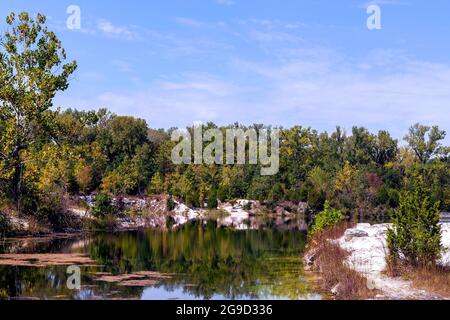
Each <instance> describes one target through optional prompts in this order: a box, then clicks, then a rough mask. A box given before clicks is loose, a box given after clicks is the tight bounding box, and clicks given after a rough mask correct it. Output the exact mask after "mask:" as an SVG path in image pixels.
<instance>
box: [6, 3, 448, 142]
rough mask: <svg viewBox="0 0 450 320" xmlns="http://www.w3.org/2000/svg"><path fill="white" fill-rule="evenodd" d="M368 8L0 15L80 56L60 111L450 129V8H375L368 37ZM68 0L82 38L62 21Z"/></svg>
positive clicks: (201, 6)
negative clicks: (377, 24)
mask: <svg viewBox="0 0 450 320" xmlns="http://www.w3.org/2000/svg"><path fill="white" fill-rule="evenodd" d="M370 3H371V2H370V1H365V0H346V1H344V0H343V1H334V0H309V1H302V0H283V1H276V0H258V1H256V0H189V1H186V0H183V1H181V0H165V1H140V0H129V1H112V0H110V1H99V0H96V1H85V0H71V1H64V0H40V1H25V0H19V1H18V0H15V1H11V0H2V1H1V2H0V16H2V17H4V16H6V15H7V14H8V12H10V11H16V12H18V11H23V10H25V11H28V12H31V13H37V12H41V13H44V14H45V15H47V17H48V18H49V20H48V23H49V26H50V28H52V29H53V30H55V31H56V32H57V34H58V35H59V36H60V38H61V39H62V41H63V46H64V47H65V48H66V49H67V51H68V53H69V57H70V58H71V59H76V60H77V61H78V64H79V69H78V70H77V72H76V74H75V76H74V77H73V79H72V82H71V86H70V88H69V89H68V90H67V91H66V92H64V93H62V94H59V95H58V96H57V98H56V100H55V105H58V106H62V107H75V108H79V109H98V108H100V107H107V108H109V109H111V110H112V111H113V112H115V113H117V114H127V115H128V114H130V115H134V116H138V117H142V118H145V119H146V120H147V122H148V124H149V125H150V126H151V127H165V128H169V127H172V126H187V125H191V124H192V123H193V122H196V121H203V122H206V121H214V122H216V123H218V124H229V123H233V122H236V121H238V122H241V123H244V124H251V123H266V124H273V125H282V126H292V125H295V124H301V125H304V126H312V127H313V128H316V129H318V130H328V131H331V130H333V129H334V127H335V126H336V125H342V126H344V127H345V128H347V130H350V128H351V126H352V125H361V126H366V127H368V128H369V129H370V130H372V131H376V130H379V129H389V130H391V131H392V133H393V134H394V135H395V136H396V137H403V135H404V134H405V133H406V131H407V128H408V127H409V126H410V125H411V124H413V123H415V122H421V123H424V124H430V125H431V124H437V125H439V126H441V127H442V128H443V129H445V130H447V131H450V125H449V124H450V121H449V113H450V112H449V111H450V54H449V52H450V41H449V35H450V22H449V18H450V2H449V1H447V0H434V1H424V0H420V1H419V0H379V1H372V3H377V4H378V5H379V6H380V8H381V13H382V29H381V30H372V31H370V30H368V29H367V27H366V20H367V18H368V15H367V13H366V8H367V6H368V5H369V4H370ZM72 4H75V5H78V6H79V7H80V9H81V22H82V29H81V30H75V31H74V30H69V29H68V28H67V27H66V19H67V18H68V14H67V13H66V9H67V7H68V6H69V5H72ZM3 21H4V20H3V18H2V23H1V25H0V31H2V30H3V29H4V28H5V24H4V22H3ZM447 141H449V139H447Z"/></svg>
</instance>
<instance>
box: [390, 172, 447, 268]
mask: <svg viewBox="0 0 450 320" xmlns="http://www.w3.org/2000/svg"><path fill="white" fill-rule="evenodd" d="M429 193H430V192H429V190H428V188H427V187H426V186H425V184H424V181H423V179H422V177H421V176H419V175H416V176H415V178H414V181H413V189H412V190H411V191H404V192H403V193H402V194H401V196H400V206H399V208H398V209H397V210H394V212H393V216H392V220H393V224H394V227H393V228H391V229H390V230H388V235H387V241H388V247H389V253H390V262H391V263H393V264H394V265H395V264H396V263H398V262H403V263H406V264H408V265H413V266H417V265H422V266H427V265H430V264H431V265H435V264H436V261H437V260H438V259H439V257H440V254H441V250H442V245H441V227H440V225H439V218H440V217H439V216H440V214H439V202H432V201H430V194H429Z"/></svg>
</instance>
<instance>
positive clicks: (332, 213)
mask: <svg viewBox="0 0 450 320" xmlns="http://www.w3.org/2000/svg"><path fill="white" fill-rule="evenodd" d="M342 219H343V216H342V212H341V210H336V209H333V208H331V207H330V202H329V201H328V200H327V201H325V204H324V209H323V211H321V212H320V213H319V214H317V216H316V218H315V220H314V224H313V226H312V227H311V230H310V233H309V237H310V238H311V237H313V236H314V235H315V234H317V233H318V232H321V231H323V230H325V229H327V228H329V227H332V226H334V225H336V224H338V223H339V222H341V221H342Z"/></svg>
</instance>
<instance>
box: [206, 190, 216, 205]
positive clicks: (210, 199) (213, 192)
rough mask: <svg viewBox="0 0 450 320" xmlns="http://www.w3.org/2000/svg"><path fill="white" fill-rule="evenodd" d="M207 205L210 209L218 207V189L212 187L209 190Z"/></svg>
mask: <svg viewBox="0 0 450 320" xmlns="http://www.w3.org/2000/svg"><path fill="white" fill-rule="evenodd" d="M207 206H208V209H216V208H217V189H215V188H212V189H211V190H210V191H209V194H208V201H207Z"/></svg>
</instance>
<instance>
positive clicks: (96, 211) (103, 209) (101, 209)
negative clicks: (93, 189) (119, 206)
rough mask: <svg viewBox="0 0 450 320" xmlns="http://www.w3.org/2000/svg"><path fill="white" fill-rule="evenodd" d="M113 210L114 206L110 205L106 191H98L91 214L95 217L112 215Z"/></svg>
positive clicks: (109, 198) (110, 201)
mask: <svg viewBox="0 0 450 320" xmlns="http://www.w3.org/2000/svg"><path fill="white" fill-rule="evenodd" d="M114 212H115V208H114V206H113V205H112V200H111V197H110V196H109V195H107V194H106V193H99V194H97V196H96V197H95V203H94V206H93V207H92V215H93V216H94V217H96V218H104V217H106V216H108V215H112V214H114Z"/></svg>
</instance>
